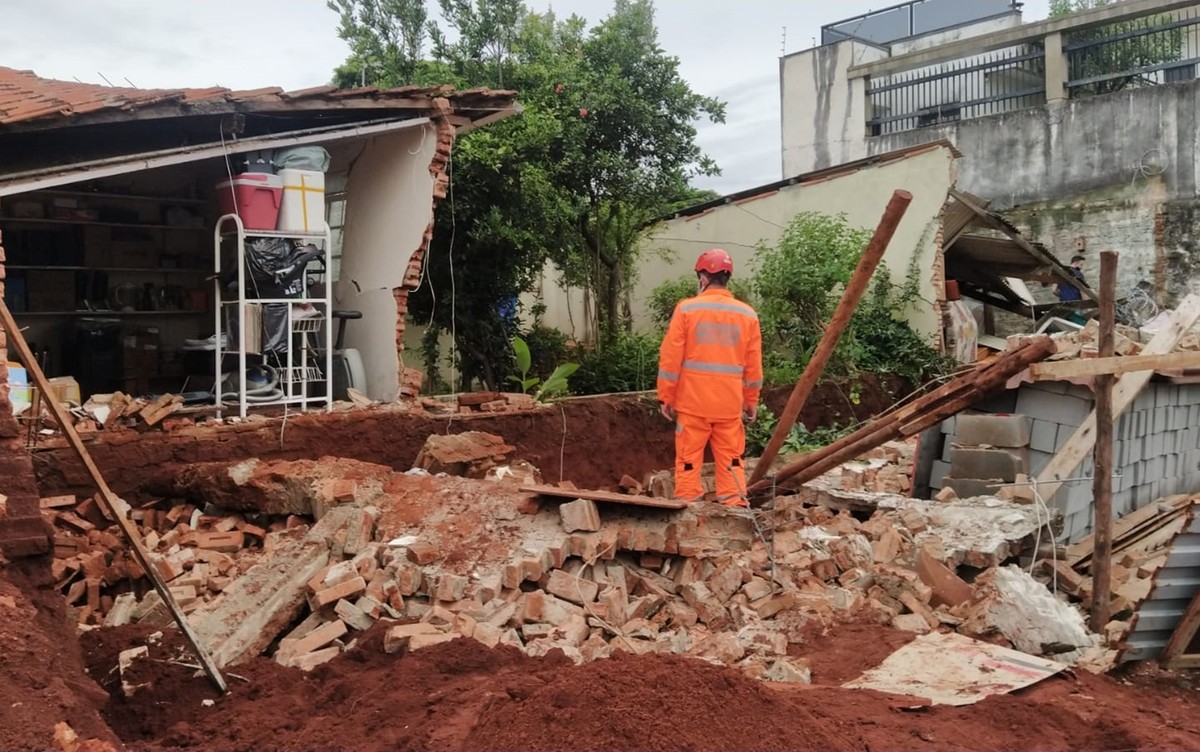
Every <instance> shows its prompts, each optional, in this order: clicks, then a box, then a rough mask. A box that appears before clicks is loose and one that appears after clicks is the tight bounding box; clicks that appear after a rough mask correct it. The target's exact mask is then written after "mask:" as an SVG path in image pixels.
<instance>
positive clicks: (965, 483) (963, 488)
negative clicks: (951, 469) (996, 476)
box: [944, 475, 1000, 499]
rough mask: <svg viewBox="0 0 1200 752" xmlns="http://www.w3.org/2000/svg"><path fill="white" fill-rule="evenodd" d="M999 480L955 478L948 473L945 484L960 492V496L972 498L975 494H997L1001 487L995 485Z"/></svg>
mask: <svg viewBox="0 0 1200 752" xmlns="http://www.w3.org/2000/svg"><path fill="white" fill-rule="evenodd" d="M999 482H1000V481H994V480H977V479H975V478H955V477H953V476H950V475H947V476H946V478H945V481H944V484H945V487H947V488H953V489H954V493H956V494H958V498H960V499H970V498H973V497H975V496H995V495H996V494H998V493H1000V489H999V488H996V487H995V486H996V484H998V483H999Z"/></svg>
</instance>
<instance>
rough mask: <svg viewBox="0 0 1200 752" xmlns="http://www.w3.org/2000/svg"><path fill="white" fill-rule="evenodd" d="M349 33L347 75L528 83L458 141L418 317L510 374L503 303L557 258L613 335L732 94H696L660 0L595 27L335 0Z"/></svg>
mask: <svg viewBox="0 0 1200 752" xmlns="http://www.w3.org/2000/svg"><path fill="white" fill-rule="evenodd" d="M329 6H330V7H331V8H332V9H333V10H335V11H336V12H337V13H338V15H339V29H338V33H339V35H340V36H341V37H342V38H343V39H345V40H346V41H347V43H348V44H349V45H350V49H351V54H350V57H349V58H348V59H347V61H346V63H345V64H344V65H343V66H341V67H340V68H339V69H338V71H336V72H335V76H334V77H335V81H336V82H337V83H339V84H342V85H358V84H359V83H360V82H365V83H367V84H377V85H381V86H394V85H401V84H409V83H411V84H445V83H449V84H454V85H456V86H458V87H460V88H470V87H475V86H489V87H493V88H505V89H515V90H517V91H519V92H520V101H521V104H522V106H523V108H524V111H523V112H522V114H521V115H519V116H515V117H510V118H506V119H505V120H502V121H500V122H498V123H495V124H492V125H490V126H488V127H487V128H482V129H479V130H476V131H473V132H471V133H469V134H467V135H466V136H464V137H462V138H460V139H458V141H457V142H456V144H455V148H454V154H453V159H452V162H451V164H450V166H449V172H450V174H451V192H450V195H449V197H448V200H447V201H443V202H441V203H440V204H439V206H438V208H437V213H436V218H435V221H436V226H435V230H434V235H433V241H432V243H431V247H430V249H429V252H428V254H427V259H428V261H427V268H426V272H425V278H424V280H423V284H422V287H421V289H420V290H418V291H416V292H415V293H414V294H413V295H412V296H411V297H410V301H409V303H410V311H411V313H412V314H413V315H414V317H415V318H416V319H417V320H421V321H428V320H432V322H433V326H434V327H435V328H436V329H438V330H440V331H453V332H454V333H455V335H456V337H455V338H456V342H455V344H456V349H457V352H458V356H459V357H458V360H459V365H460V368H461V373H462V379H463V384H462V385H461V386H463V387H469V385H470V384H471V383H472V382H473V381H476V380H479V381H482V382H483V383H484V384H485V385H487V386H488V387H490V388H498V386H499V385H500V384H501V383H503V382H504V380H505V379H506V376H507V374H509V373H511V372H512V371H513V368H512V357H513V353H512V348H511V345H510V340H511V336H512V335H513V334H514V333H515V325H514V322H513V321H511V320H506V319H504V318H503V317H502V316H501V315H500V314H499V311H500V310H502V309H503V308H504V307H505V306H506V305H507V304H508V303H509V302H511V301H512V300H514V299H516V298H517V297H518V296H519V295H520V293H521V292H523V291H524V290H526V289H528V288H529V287H530V285H531V284H532V282H533V281H534V280H535V279H536V277H537V275H538V274H539V273H540V272H541V271H542V270H543V268H544V267H545V265H546V263H547V261H553V262H554V264H555V265H557V266H558V267H559V268H560V269H561V270H562V271H563V273H564V275H565V276H566V279H567V281H568V283H570V284H576V285H581V286H585V287H587V288H588V289H590V290H591V291H592V293H593V296H594V299H595V300H596V301H597V306H596V308H597V311H598V317H599V324H600V328H601V331H602V332H603V334H604V339H605V340H610V339H612V338H613V337H614V336H615V333H616V332H617V331H618V330H619V329H620V328H621V326H622V324H623V323H625V318H623V317H622V315H621V314H622V311H621V307H620V302H621V301H622V300H623V298H624V293H625V291H626V290H627V289H628V287H629V285H630V284H631V283H632V282H633V280H634V278H635V267H636V264H635V260H636V256H637V248H638V240H639V237H640V228H641V225H642V223H643V222H644V221H646V220H647V219H650V218H652V217H654V216H657V215H658V214H661V213H662V212H664V211H665V210H666V209H667V208H668V207H671V206H673V205H676V204H678V203H683V202H686V201H688V200H691V199H692V198H694V197H695V195H694V193H695V192H694V191H692V189H690V188H689V187H688V185H687V181H688V179H689V178H691V177H692V176H695V175H706V174H715V173H716V171H717V170H716V165H715V164H713V162H712V161H711V160H710V159H708V158H707V157H706V156H705V155H704V154H703V152H702V151H701V150H700V148H699V146H698V145H697V144H696V128H695V123H696V122H697V121H698V120H700V119H701V118H707V119H710V120H713V121H715V122H720V121H722V120H723V117H724V110H723V105H722V104H721V103H720V102H718V101H717V100H715V99H712V98H710V97H704V96H701V95H699V94H696V93H694V92H693V91H692V90H691V87H690V86H689V85H688V84H687V82H686V81H684V80H683V78H682V77H681V76H680V75H679V61H678V60H677V59H676V58H674V57H671V56H669V55H667V54H666V53H665V52H664V51H663V50H662V48H661V47H660V46H659V44H658V32H657V29H656V28H655V24H654V11H653V6H652V4H651V2H650V1H649V0H616V2H615V3H614V4H613V7H612V10H611V12H610V14H609V15H608V17H607V18H605V19H604V20H602V21H601V22H600V23H599V24H597V25H595V26H594V27H592V28H590V29H589V28H588V26H587V23H586V22H585V21H584V20H583V19H581V18H578V17H575V16H572V17H571V18H567V19H559V18H558V17H556V16H555V15H554V14H553V13H546V14H538V13H534V12H532V11H530V10H529V8H528V7H526V6H525V5H524V3H522V2H521V1H520V0H438V10H439V11H440V14H439V15H440V20H437V21H430V20H427V19H426V17H425V16H426V14H427V10H426V3H425V2H424V0H329Z"/></svg>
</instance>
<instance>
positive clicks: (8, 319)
mask: <svg viewBox="0 0 1200 752" xmlns="http://www.w3.org/2000/svg"><path fill="white" fill-rule="evenodd" d="M0 326H2V327H3V329H4V330H5V331H7V332H8V345H9V347H11V348H12V349H13V350H14V351H15V352H16V354H17V357H18V358H20V360H21V362H22V363H24V364H25V368H26V370H27V371H28V373H29V375H30V376H32V377H33V380H34V383H35V384H36V385H37V388H38V389H39V390H40V391H41V392H42V394H52V392H51V391H50V382H49V380H48V379H47V378H46V374H45V373H44V372H43V371H42V368H41V365H40V364H39V363H38V362H37V359H36V358H34V357H33V353H32V352H31V351H30V349H29V343H28V342H26V341H25V335H24V334H23V333H22V332H21V330H20V329H19V328H18V327H17V323H16V321H14V320H13V317H12V312H11V311H9V310H8V306H7V305H6V304H5V302H4V301H3V300H2V299H0ZM46 405H47V407H48V408H49V409H50V412H51V414H52V415H54V419H55V420H56V421H58V425H59V427H60V428H61V430H62V432H63V434H64V435H65V436H66V439H67V443H68V444H70V445H71V448H72V449H74V450H75V454H76V455H78V457H79V461H80V462H82V463H83V466H84V467H85V468H86V469H87V471H88V475H90V476H91V478H92V481H93V482H94V483H95V484H96V487H97V488H99V489H100V494H99V496H97V500H98V501H99V502H100V507H101V509H102V510H103V511H104V512H105V516H107V517H108V518H109V519H112V520H115V521H116V523H117V527H119V528H121V533H122V534H123V535H124V536H125V540H127V541H128V542H129V548H130V550H131V551H132V552H133V555H134V558H135V559H136V560H137V563H138V565H139V566H141V568H142V570H143V571H145V572H146V574H147V575H149V577H150V580H151V582H153V583H154V589H155V590H156V591H158V594H159V596H160V597H161V598H162V599H163V603H164V604H166V606H167V610H168V611H170V613H171V615H172V616H173V617H174V618H175V622H176V623H177V624H178V625H179V629H180V631H182V632H183V636H184V638H185V639H186V640H187V642H188V643H189V644H190V645H191V647H192V650H193V651H194V652H195V653H196V656H197V657H198V658H199V659H200V665H201V666H203V668H204V671H205V673H207V674H208V677H209V678H210V679H211V680H212V682H213V683H214V684H216V685H217V688H218V689H220V691H221V692H222V693H224V692H227V691H229V687H228V685H226V684H225V679H224V677H222V676H221V672H220V671H219V670H218V669H217V666H216V664H215V663H213V660H212V656H211V655H209V653H208V651H207V650H205V649H204V646H203V645H201V644H200V642H199V640H197V639H196V634H195V632H193V631H192V627H191V625H190V624H189V623H188V619H187V616H186V615H184V613H183V611H182V610H181V609H180V608H179V604H178V603H177V602H176V601H175V598H174V597H173V596H172V595H171V590H170V588H168V587H167V583H166V582H165V581H164V580H163V578H162V575H160V574H159V573H158V570H157V568H156V567H155V566H154V565H153V563H152V562H151V561H150V557H149V556H148V555H147V554H146V551H145V549H143V548H142V542H141V536H140V535H139V534H138V531H137V528H136V527H135V526H134V525H133V523H132V522H130V521H129V519H128V518H126V517H125V515H124V514H122V513H121V512H120V509H121V508H122V507H125V506H128V505H127V504H125V502H123V501H121V502H119V500H118V498H117V495H116V494H114V493H113V491H112V489H111V488H109V487H108V483H107V482H106V481H105V480H104V476H103V475H102V474H101V473H100V469H99V468H98V467H96V463H95V462H94V461H93V460H92V455H91V454H90V453H89V452H88V450H87V447H86V446H84V444H83V440H82V439H80V438H79V434H78V433H77V432H76V431H75V426H74V425H72V423H71V420H70V418H69V417H68V415H67V411H66V410H64V409H63V406H62V405H61V404H59V403H58V401H57V400H47V401H46ZM118 502H119V503H118Z"/></svg>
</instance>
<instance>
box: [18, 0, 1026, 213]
mask: <svg viewBox="0 0 1200 752" xmlns="http://www.w3.org/2000/svg"><path fill="white" fill-rule="evenodd" d="M962 2H964V3H967V2H971V0H962ZM527 4H528V5H530V6H531V7H533V8H535V9H537V10H545V9H546V8H547V7H549V6H550V5H553V8H554V10H555V12H556V13H558V14H560V15H563V16H566V15H570V14H572V13H578V14H579V15H582V16H584V17H586V18H587V19H588V20H589V21H593V22H594V21H598V20H600V19H602V18H603V17H604V16H605V15H606V14H607V11H608V9H609V7H611V3H610V2H607V1H606V0H554V2H553V3H551V2H550V1H549V0H527ZM894 4H895V2H888V1H887V0H884V1H883V2H880V0H836V1H834V2H831V1H829V0H657V3H656V7H657V12H658V16H657V20H658V29H659V35H660V40H661V43H662V46H663V47H664V48H665V49H666V50H667V52H668V53H670V54H672V55H675V56H677V57H678V58H679V60H680V69H681V72H682V74H683V76H684V78H686V79H687V80H688V82H689V83H690V84H691V85H692V88H693V89H694V90H696V91H698V92H700V93H703V94H708V95H712V96H716V97H719V98H720V99H723V100H725V101H726V102H727V103H728V108H727V112H726V123H725V124H724V125H712V124H707V123H706V124H704V125H703V126H702V128H701V131H700V141H701V144H702V145H703V147H704V148H705V150H706V151H707V152H708V153H709V154H710V155H711V156H712V157H713V158H715V159H716V160H717V163H718V164H719V165H720V166H721V169H722V171H723V175H722V176H720V177H717V178H708V179H705V180H703V181H701V183H700V185H701V187H705V188H712V189H714V190H717V191H719V192H721V193H730V192H733V191H738V190H742V189H745V188H751V187H754V186H757V185H761V184H764V183H769V182H772V181H775V180H779V179H780V178H781V177H783V176H782V175H781V174H780V169H781V167H780V158H779V57H780V55H781V53H782V52H783V51H785V50H786V51H787V52H789V53H790V52H797V51H800V50H803V49H807V48H809V47H812V46H813V45H814V44H815V43H816V41H817V37H818V35H819V34H820V28H821V26H823V25H825V24H829V23H833V22H835V21H840V20H842V19H845V18H849V17H851V16H855V15H857V14H860V13H865V12H867V11H869V10H872V9H878V8H883V7H888V6H890V5H894ZM1048 4H1049V1H1048V0H1029V1H1028V2H1026V3H1025V9H1024V17H1025V20H1026V21H1034V20H1038V19H1041V18H1045V16H1046V14H1047V6H1048ZM436 5H437V3H436V1H435V0H429V7H430V9H431V12H433V9H435V8H436ZM336 29H337V16H336V14H334V13H333V12H332V11H330V10H329V9H328V8H326V6H325V1H324V0H0V65H3V66H7V67H10V68H21V69H30V70H34V71H36V72H37V73H38V74H39V75H41V76H44V77H47V78H61V79H66V80H72V79H79V80H80V81H85V82H89V83H103V82H104V79H105V78H107V79H108V81H110V82H112V84H114V85H117V86H126V85H129V83H130V82H132V83H133V84H134V85H136V86H139V87H146V88H160V87H163V88H171V87H202V86H212V85H220V86H227V87H230V88H235V89H252V88H258V87H263V86H281V87H283V88H285V89H302V88H306V87H309V86H318V85H321V84H325V83H328V81H329V79H330V76H331V74H332V72H333V69H334V67H335V66H337V65H338V64H339V63H341V62H342V61H343V60H345V58H346V54H347V48H346V45H345V43H343V42H342V40H340V39H338V37H337V33H336ZM785 29H786V41H785Z"/></svg>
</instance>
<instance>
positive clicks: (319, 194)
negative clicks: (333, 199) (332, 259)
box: [278, 169, 325, 232]
mask: <svg viewBox="0 0 1200 752" xmlns="http://www.w3.org/2000/svg"><path fill="white" fill-rule="evenodd" d="M279 177H280V178H281V179H282V180H283V202H282V204H281V205H280V207H279V226H278V229H279V230H281V231H284V232H321V231H322V230H324V228H325V173H323V172H317V171H316V170H292V169H283V170H280V171H279Z"/></svg>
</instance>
